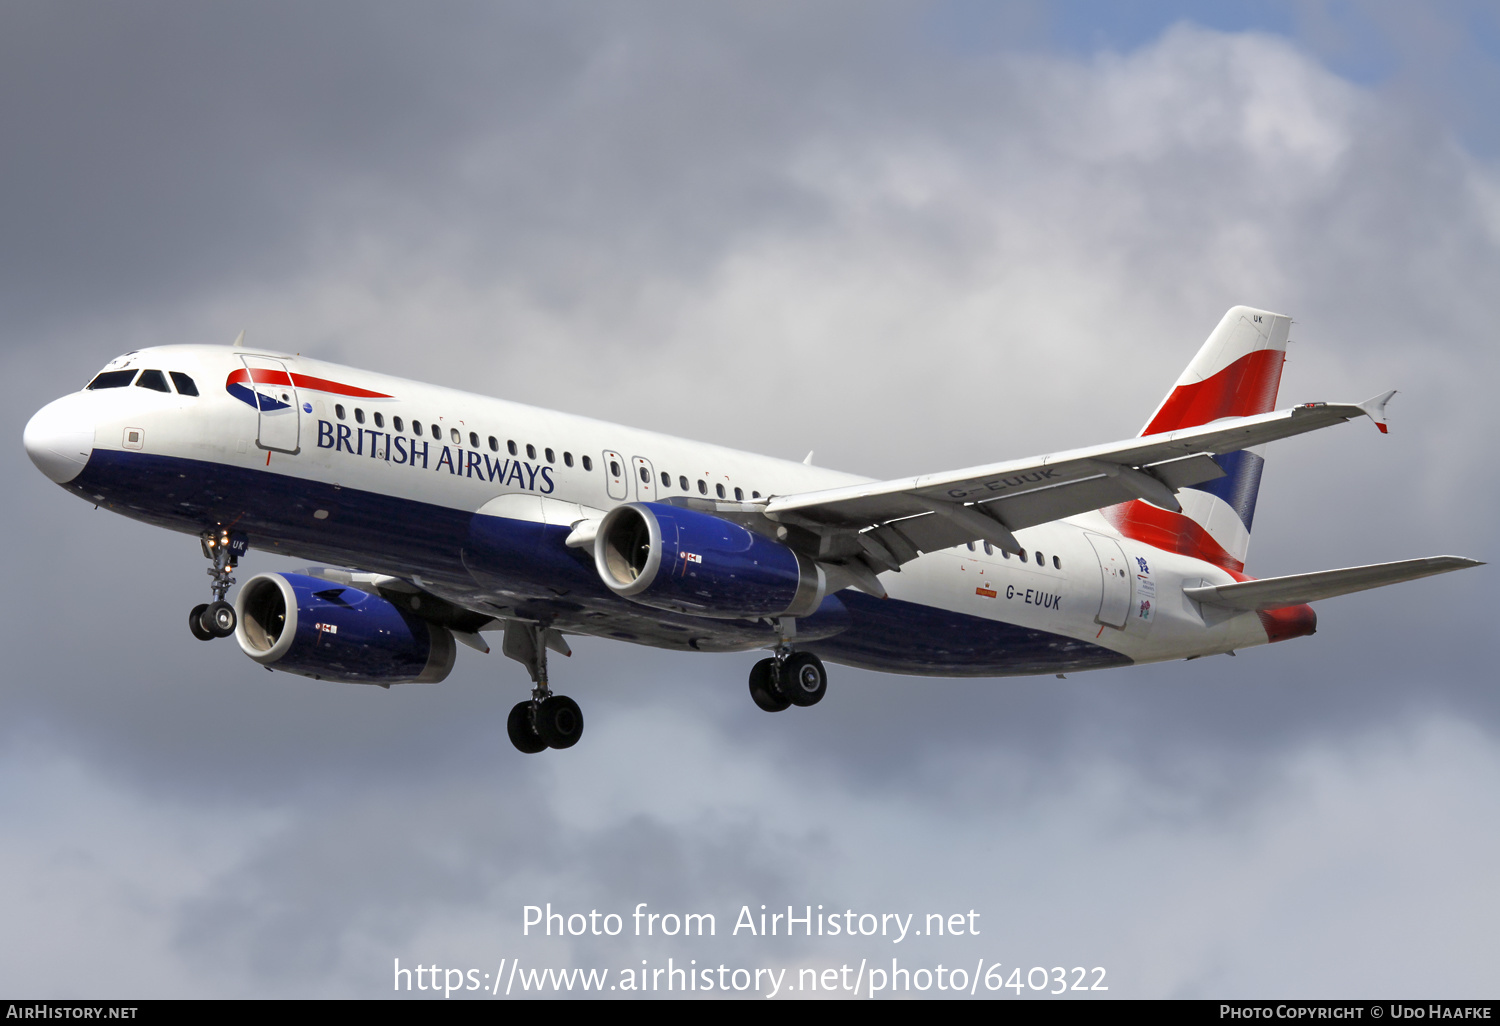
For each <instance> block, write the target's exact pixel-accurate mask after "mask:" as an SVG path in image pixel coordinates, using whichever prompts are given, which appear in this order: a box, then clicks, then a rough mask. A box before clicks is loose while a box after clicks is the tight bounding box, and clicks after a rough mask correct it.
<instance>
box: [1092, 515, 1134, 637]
mask: <svg viewBox="0 0 1500 1026" xmlns="http://www.w3.org/2000/svg"><path fill="white" fill-rule="evenodd" d="M1084 537H1085V538H1087V539H1088V540H1089V544H1090V545H1092V546H1093V547H1094V554H1095V555H1096V556H1098V557H1099V578H1100V594H1099V612H1098V613H1097V614H1096V615H1095V616H1094V622H1095V623H1102V624H1104V625H1106V626H1108V627H1124V626H1125V619H1126V617H1128V616H1129V615H1130V567H1129V565H1128V564H1127V563H1126V561H1125V550H1124V549H1122V548H1120V543H1119V542H1117V541H1115V540H1114V539H1113V538H1106V537H1104V536H1103V535H1102V534H1087V533H1085V534H1084Z"/></svg>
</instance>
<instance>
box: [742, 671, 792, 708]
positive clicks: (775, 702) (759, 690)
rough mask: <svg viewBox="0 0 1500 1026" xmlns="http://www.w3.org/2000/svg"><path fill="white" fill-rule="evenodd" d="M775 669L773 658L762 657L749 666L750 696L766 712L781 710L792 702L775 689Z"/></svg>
mask: <svg viewBox="0 0 1500 1026" xmlns="http://www.w3.org/2000/svg"><path fill="white" fill-rule="evenodd" d="M775 671H776V660H774V659H762V660H761V661H760V662H758V663H756V664H755V665H754V666H752V667H751V668H750V698H751V699H752V700H754V702H755V704H756V705H758V706H760V707H761V708H762V709H764V710H765V711H766V712H781V711H782V710H783V709H785V708H786V707H787V706H789V705H791V704H792V703H791V702H789V701H787V700H786V699H785V698H782V697H781V692H780V691H778V690H777V688H776V681H775V679H774V675H775Z"/></svg>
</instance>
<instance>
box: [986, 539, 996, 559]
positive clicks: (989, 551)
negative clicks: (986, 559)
mask: <svg viewBox="0 0 1500 1026" xmlns="http://www.w3.org/2000/svg"><path fill="white" fill-rule="evenodd" d="M984 554H985V555H986V556H993V555H994V554H995V547H994V546H993V545H991V544H990V543H989V542H985V543H984Z"/></svg>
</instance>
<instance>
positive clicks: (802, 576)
mask: <svg viewBox="0 0 1500 1026" xmlns="http://www.w3.org/2000/svg"><path fill="white" fill-rule="evenodd" d="M594 567H595V569H597V570H598V572H599V577H600V578H601V579H602V580H603V581H604V583H605V585H606V586H607V587H608V588H609V589H610V590H611V591H613V592H614V593H615V594H616V595H622V596H624V597H625V598H628V599H631V600H633V601H635V602H639V603H641V604H642V605H647V606H651V607H653V608H656V609H667V610H672V611H674V612H685V613H694V614H697V615H699V616H713V617H720V618H725V619H738V618H741V617H756V616H810V615H811V614H812V613H813V612H815V611H816V610H817V608H818V606H819V604H820V603H821V602H822V601H823V596H824V595H825V594H826V593H827V591H828V581H827V578H826V576H825V575H824V573H823V570H822V568H821V567H819V566H818V565H817V564H816V563H815V562H813V561H812V560H810V559H808V558H807V557H806V556H802V555H800V554H798V553H796V552H793V551H792V550H791V549H789V548H787V547H786V546H785V545H782V544H781V543H780V542H777V541H773V540H771V539H770V538H766V537H764V536H763V535H759V534H756V533H755V532H754V531H751V530H747V529H746V528H743V527H741V526H740V525H739V524H736V523H732V522H731V521H728V520H725V519H723V518H721V517H716V516H713V515H712V514H709V513H699V512H697V511H696V510H690V509H684V508H682V507H680V506H669V505H666V504H664V503H659V502H631V503H626V504H625V505H623V506H616V507H615V508H614V509H612V510H610V511H609V513H608V514H607V515H606V516H605V517H604V520H603V521H602V522H601V523H600V525H599V532H598V534H597V535H596V536H595V538H594Z"/></svg>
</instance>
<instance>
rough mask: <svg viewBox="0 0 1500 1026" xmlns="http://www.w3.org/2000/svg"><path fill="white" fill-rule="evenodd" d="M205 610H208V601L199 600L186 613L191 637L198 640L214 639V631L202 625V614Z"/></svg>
mask: <svg viewBox="0 0 1500 1026" xmlns="http://www.w3.org/2000/svg"><path fill="white" fill-rule="evenodd" d="M206 612H208V603H207V602H200V603H199V604H198V605H196V606H194V607H193V611H192V612H191V613H189V614H188V630H190V631H192V632H193V637H195V638H197V639H198V640H199V641H212V640H214V632H213V631H211V630H209V629H208V628H207V627H205V626H203V614H204V613H206Z"/></svg>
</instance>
